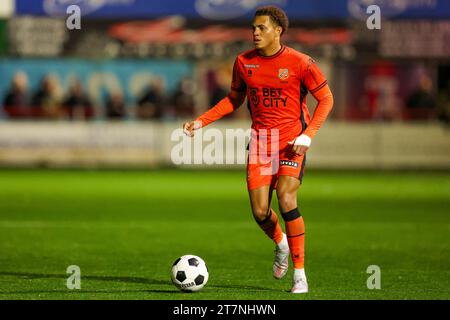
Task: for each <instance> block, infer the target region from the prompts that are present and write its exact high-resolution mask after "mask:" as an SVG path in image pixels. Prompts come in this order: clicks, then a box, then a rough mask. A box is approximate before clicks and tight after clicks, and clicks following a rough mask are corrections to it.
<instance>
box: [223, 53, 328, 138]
mask: <svg viewBox="0 0 450 320" xmlns="http://www.w3.org/2000/svg"><path fill="white" fill-rule="evenodd" d="M326 84H327V80H326V79H325V77H324V76H323V74H322V72H321V71H320V70H319V68H318V67H317V65H316V63H315V62H314V60H313V59H311V58H310V57H309V56H307V55H305V54H303V53H300V52H298V51H296V50H294V49H292V48H289V47H286V46H283V47H282V48H281V49H280V51H279V52H278V53H276V54H275V55H273V56H270V57H266V56H262V55H260V54H259V53H258V51H257V50H256V49H253V50H250V51H247V52H244V53H243V54H241V55H239V56H238V57H237V59H236V61H235V64H234V67H233V80H232V83H231V89H232V90H235V91H239V92H243V91H246V94H247V100H248V107H249V110H250V113H251V117H252V121H253V124H252V128H253V129H255V130H257V131H258V130H259V129H278V130H279V131H280V138H281V139H282V137H283V136H286V135H288V136H289V137H290V138H294V137H297V136H298V135H300V133H301V132H303V131H304V130H305V129H306V127H307V125H308V124H309V122H310V115H309V112H308V108H307V107H306V95H307V93H308V91H310V92H311V93H314V92H315V91H318V90H320V89H321V88H323V87H324V86H325V85H326Z"/></svg>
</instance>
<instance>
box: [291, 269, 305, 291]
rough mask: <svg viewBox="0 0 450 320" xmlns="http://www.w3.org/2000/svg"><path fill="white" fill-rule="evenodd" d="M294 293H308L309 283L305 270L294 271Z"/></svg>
mask: <svg viewBox="0 0 450 320" xmlns="http://www.w3.org/2000/svg"><path fill="white" fill-rule="evenodd" d="M291 292H292V293H307V292H308V282H307V281H306V275H305V269H295V270H294V280H293V281H292V289H291Z"/></svg>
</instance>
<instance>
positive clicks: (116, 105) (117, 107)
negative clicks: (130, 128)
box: [106, 90, 126, 119]
mask: <svg viewBox="0 0 450 320" xmlns="http://www.w3.org/2000/svg"><path fill="white" fill-rule="evenodd" d="M125 116H126V113H125V102H124V99H123V94H122V92H120V91H119V90H113V91H112V92H111V93H110V95H109V98H108V101H107V102H106V117H107V118H108V119H123V118H125Z"/></svg>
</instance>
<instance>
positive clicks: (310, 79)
mask: <svg viewBox="0 0 450 320" xmlns="http://www.w3.org/2000/svg"><path fill="white" fill-rule="evenodd" d="M303 83H304V84H305V86H306V88H307V89H308V91H309V92H311V93H312V94H314V92H317V91H319V90H320V89H321V88H323V87H324V86H325V85H326V84H327V79H326V78H325V76H324V75H323V73H322V71H320V69H319V67H318V66H317V64H316V62H315V61H314V60H313V59H312V58H309V60H308V63H307V65H306V69H305V71H304V74H303Z"/></svg>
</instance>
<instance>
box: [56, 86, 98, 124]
mask: <svg viewBox="0 0 450 320" xmlns="http://www.w3.org/2000/svg"><path fill="white" fill-rule="evenodd" d="M63 106H64V109H65V112H66V113H67V115H68V116H69V118H70V119H75V120H84V119H91V118H92V117H93V115H94V110H93V107H92V103H91V101H90V100H89V98H88V97H87V95H86V94H85V93H84V92H83V86H82V85H81V82H80V81H79V80H78V79H76V80H74V81H73V82H72V84H71V86H70V89H69V94H68V96H67V98H66V100H65V101H64V103H63Z"/></svg>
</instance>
